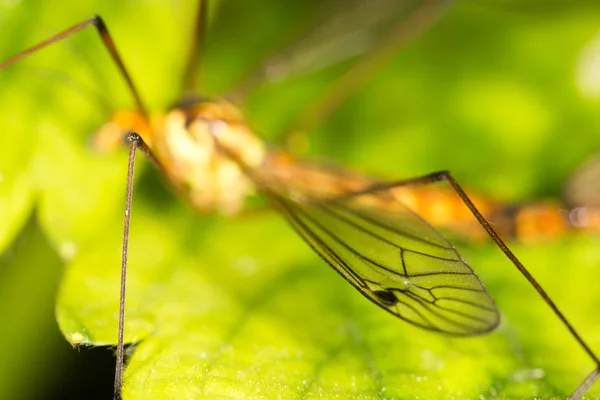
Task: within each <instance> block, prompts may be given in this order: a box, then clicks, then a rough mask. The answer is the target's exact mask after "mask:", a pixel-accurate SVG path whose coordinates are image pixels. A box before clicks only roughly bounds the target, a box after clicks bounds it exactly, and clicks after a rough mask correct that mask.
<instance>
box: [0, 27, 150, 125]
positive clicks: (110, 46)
mask: <svg viewBox="0 0 600 400" xmlns="http://www.w3.org/2000/svg"><path fill="white" fill-rule="evenodd" d="M89 25H93V26H94V27H95V28H96V30H97V31H98V34H99V35H100V39H102V42H103V43H104V46H105V47H106V50H108V52H109V54H110V56H111V57H112V59H113V61H114V62H115V64H117V67H118V68H119V71H120V72H121V75H123V78H124V79H125V82H126V83H127V86H128V87H129V90H131V94H132V95H133V98H134V100H135V104H136V106H137V109H138V110H139V112H140V113H141V114H142V115H143V116H144V117H145V119H146V121H149V118H148V110H147V109H146V107H145V105H144V103H143V101H142V98H141V97H140V94H139V92H138V91H137V89H136V88H135V85H134V84H133V80H132V79H131V76H130V75H129V73H128V72H127V68H125V64H124V63H123V60H122V59H121V56H120V55H119V52H118V51H117V47H116V46H115V42H114V41H113V39H112V37H111V35H110V33H109V32H108V29H107V27H106V24H105V23H104V21H103V20H102V18H101V17H100V16H98V15H96V16H94V17H92V18H90V19H87V20H85V21H83V22H80V23H78V24H77V25H74V26H72V27H70V28H69V29H66V30H64V31H62V32H60V33H58V34H56V35H54V36H52V37H50V38H48V39H46V40H44V41H43V42H40V43H38V44H36V45H35V46H32V47H30V48H28V49H27V50H24V51H22V52H20V53H19V54H17V55H16V56H13V57H11V58H9V59H8V60H6V61H4V62H2V63H0V70H3V69H4V68H6V67H8V66H9V65H12V64H14V63H16V62H17V61H19V60H20V59H22V58H24V57H27V56H28V55H30V54H33V53H35V52H37V51H38V50H41V49H43V48H44V47H46V46H49V45H51V44H52V43H55V42H58V41H59V40H61V39H64V38H66V37H69V36H71V35H72V34H74V33H76V32H79V31H80V30H82V29H83V28H85V27H87V26H89Z"/></svg>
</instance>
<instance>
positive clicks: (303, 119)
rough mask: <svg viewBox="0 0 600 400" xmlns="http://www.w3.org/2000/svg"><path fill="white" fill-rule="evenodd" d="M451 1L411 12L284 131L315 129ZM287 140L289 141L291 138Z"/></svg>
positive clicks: (435, 0)
mask: <svg viewBox="0 0 600 400" xmlns="http://www.w3.org/2000/svg"><path fill="white" fill-rule="evenodd" d="M452 2H453V0H425V1H423V2H422V4H420V5H418V6H417V7H415V9H414V10H411V12H410V14H409V15H408V16H407V17H406V18H405V19H403V20H402V21H401V22H400V23H399V24H398V25H397V26H396V27H394V29H392V30H391V32H390V33H389V35H388V36H387V37H385V38H384V40H383V41H382V43H381V44H380V46H379V48H377V50H375V51H374V52H373V53H371V54H370V55H368V56H366V57H363V59H362V60H360V61H359V62H358V63H357V64H356V65H354V66H352V68H351V69H350V70H349V71H347V72H346V73H345V74H344V75H342V76H341V77H340V78H339V79H337V80H336V81H335V82H334V83H333V84H332V85H331V86H330V88H329V89H328V90H327V91H326V92H325V93H324V94H323V95H322V96H321V97H320V98H319V99H318V100H317V101H315V102H314V103H313V104H311V105H310V106H309V107H308V108H307V109H305V110H304V111H303V112H301V113H300V114H299V115H298V116H297V117H296V118H294V119H293V121H291V122H290V123H289V124H288V126H287V127H286V129H284V132H290V133H289V135H294V134H295V133H297V132H298V130H299V129H300V130H302V131H307V130H310V129H313V128H314V127H315V126H317V125H318V124H319V123H320V122H321V121H323V120H325V119H326V118H327V117H328V116H329V115H331V114H332V113H333V112H334V111H335V110H336V109H337V108H338V107H339V106H341V105H342V104H343V103H344V101H346V100H347V99H348V98H349V97H350V96H351V95H352V94H353V93H355V92H356V91H357V90H358V89H360V88H361V87H362V86H363V85H364V84H365V83H366V81H367V80H368V79H369V78H371V77H372V76H373V75H374V74H375V73H376V72H377V70H379V69H380V68H381V67H382V66H383V65H385V64H386V62H388V61H389V60H390V59H391V58H392V57H393V56H394V55H395V54H396V53H397V52H398V49H399V48H400V47H402V46H403V45H405V44H406V43H409V42H410V41H411V40H413V39H414V38H415V37H416V36H418V35H419V34H421V33H422V32H423V31H424V30H426V29H427V28H428V27H429V26H431V25H433V24H434V23H435V21H437V19H438V18H439V16H440V15H441V14H442V13H443V11H444V10H445V9H446V8H447V7H448V6H449V5H450V4H451V3H452ZM284 139H285V141H284V143H286V142H287V139H290V137H289V136H288V137H286V138H284Z"/></svg>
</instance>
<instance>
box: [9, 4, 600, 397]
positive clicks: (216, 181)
mask: <svg viewBox="0 0 600 400" xmlns="http://www.w3.org/2000/svg"><path fill="white" fill-rule="evenodd" d="M208 3H209V2H208V1H207V0H205V1H202V0H200V1H199V3H198V15H197V17H196V22H195V26H194V36H193V37H194V39H193V41H192V46H191V49H192V50H191V52H190V55H189V57H188V62H187V66H186V72H185V78H184V88H183V89H184V92H185V94H184V96H183V99H182V100H181V101H180V102H179V103H178V104H177V105H176V106H175V107H174V108H172V109H171V110H169V111H168V112H166V113H164V114H161V115H157V116H150V113H149V112H148V109H147V108H146V106H145V104H144V102H143V100H142V98H141V96H140V94H139V92H138V91H137V89H136V87H135V85H134V83H133V79H132V78H131V76H130V74H129V73H128V71H127V69H126V67H125V64H124V63H123V61H122V59H121V57H120V55H119V52H118V50H117V47H116V45H115V43H114V41H113V38H112V37H111V35H110V33H109V30H108V29H107V27H106V25H105V23H104V22H103V20H102V18H101V17H93V18H91V19H88V20H85V21H83V22H81V23H79V24H77V25H74V26H72V27H71V28H69V29H67V30H65V31H63V32H60V33H58V34H56V35H54V36H52V37H51V38H49V39H47V40H45V41H43V42H40V43H38V44H37V45H35V46H33V47H31V48H29V49H28V50H25V51H23V52H21V53H19V54H18V55H16V56H14V57H13V58H10V59H9V60H7V61H5V62H3V63H1V64H0V70H1V69H4V68H7V67H9V66H10V65H12V64H14V63H16V62H17V61H19V60H20V59H22V58H24V57H26V56H28V55H30V54H32V53H34V52H37V51H38V50H41V49H42V48H44V47H46V46H48V45H51V44H53V43H55V42H57V41H60V40H62V39H64V38H67V37H69V36H71V35H72V34H75V33H77V32H79V31H81V30H83V29H84V28H86V27H90V26H92V27H94V28H96V30H97V31H98V33H99V35H100V38H101V40H102V42H103V43H104V46H105V47H106V49H107V50H108V52H109V54H110V55H111V57H112V59H113V61H114V62H115V64H116V65H117V66H118V68H119V70H120V73H121V74H122V76H123V78H124V80H125V81H126V83H127V85H128V88H129V90H130V91H131V94H132V95H133V99H134V101H135V103H136V106H137V109H136V110H135V111H126V110H119V111H117V112H116V113H115V114H114V115H113V118H112V119H111V121H110V122H109V123H107V124H106V125H104V126H103V127H102V128H101V129H100V131H99V133H98V135H96V137H95V142H96V144H97V145H98V146H99V147H111V146H113V145H114V144H115V143H116V142H118V141H120V140H121V139H122V138H123V137H125V139H126V143H127V144H128V147H129V164H128V178H127V195H126V212H125V224H124V225H125V229H124V240H123V255H122V269H121V292H120V310H119V324H118V325H119V327H118V344H117V366H116V373H115V386H114V388H115V392H114V396H115V398H120V395H121V386H122V373H123V368H124V354H123V353H124V320H125V288H126V286H125V282H126V279H125V278H126V271H127V268H126V267H127V254H128V243H129V242H128V239H129V228H130V217H131V210H132V193H133V176H134V161H135V155H136V151H137V150H141V152H142V153H143V154H145V156H146V157H147V158H149V159H150V160H151V161H152V163H153V164H154V165H155V166H156V167H157V169H158V170H159V171H161V172H162V173H163V174H164V176H165V177H166V178H167V179H168V181H169V182H170V183H171V184H172V185H173V187H174V188H175V190H176V191H177V192H178V193H179V194H180V195H181V196H182V197H183V198H184V199H185V200H186V201H187V202H189V203H190V204H191V205H192V206H193V207H194V208H195V209H197V210H199V211H209V210H215V209H216V210H219V211H221V212H223V213H226V214H235V213H237V212H239V211H240V210H241V209H242V207H243V205H244V202H245V200H246V198H247V197H248V196H250V195H251V194H252V192H253V191H254V190H257V191H258V192H260V193H261V194H262V195H263V196H264V197H265V198H266V199H267V201H268V203H269V204H270V205H271V206H272V208H274V209H276V210H277V211H278V212H279V213H280V214H281V215H282V216H283V217H284V218H285V219H286V220H287V222H288V223H289V224H290V225H291V226H292V227H293V228H294V229H295V230H296V232H297V233H298V234H299V235H300V236H302V238H303V239H304V240H305V241H306V242H307V243H308V245H309V246H310V247H311V248H312V249H313V250H314V251H315V252H316V253H317V254H318V255H319V256H320V257H321V258H322V259H323V260H324V261H325V262H326V263H327V264H329V265H330V266H331V267H333V269H334V270H335V271H336V272H338V273H339V274H340V275H341V276H342V277H343V278H344V279H345V280H346V281H347V282H348V283H350V284H351V285H352V286H354V287H355V288H356V289H357V290H358V291H359V292H360V293H361V294H362V295H363V296H365V297H366V298H367V299H368V300H370V301H371V302H373V303H375V304H376V305H377V306H379V307H380V308H382V309H383V310H385V311H387V312H389V313H391V314H393V315H394V316H396V317H398V318H400V319H402V320H404V321H406V322H408V323H410V324H412V325H415V326H418V327H420V328H423V329H426V330H430V331H435V332H439V333H444V334H448V335H454V336H475V335H481V334H485V333H487V332H490V331H492V330H493V329H494V328H496V327H497V326H498V324H499V322H500V317H499V311H498V309H497V307H496V305H495V303H494V300H493V299H492V297H491V295H490V294H489V293H488V291H487V290H486V288H485V287H484V284H483V283H482V282H481V280H480V279H479V278H478V276H477V275H476V274H475V273H474V271H473V270H472V269H471V267H470V266H469V265H468V264H467V263H466V262H465V260H464V259H463V258H462V257H461V255H460V254H459V253H458V251H457V250H456V248H455V247H454V246H453V245H452V244H451V243H450V242H449V241H448V240H447V239H446V238H445V236H444V235H443V234H442V233H440V231H439V230H438V229H436V228H434V226H436V227H438V228H451V229H452V230H454V231H458V232H459V233H460V232H462V233H464V234H465V235H466V236H470V235H471V234H470V233H469V232H470V231H471V228H472V226H473V224H474V223H476V224H478V225H481V227H483V228H484V230H485V232H486V233H487V235H489V237H491V239H492V240H493V241H494V242H495V243H496V245H498V247H499V248H500V249H501V250H502V251H503V252H504V254H505V255H506V257H507V258H508V259H509V260H510V261H511V262H512V263H513V264H514V266H515V267H516V268H517V269H518V270H519V271H520V272H521V273H522V274H523V275H524V276H525V278H526V279H527V281H528V282H529V283H530V284H531V285H532V286H533V287H534V288H535V289H536V291H537V292H538V293H539V295H540V296H541V297H542V299H543V300H544V301H545V302H546V303H547V305H548V306H549V307H550V308H551V309H552V311H553V312H554V313H555V314H556V316H557V317H558V318H559V319H560V320H561V321H562V323H563V324H564V325H565V327H566V328H567V329H568V331H569V332H570V333H571V335H572V336H573V338H574V340H575V341H576V342H578V344H579V345H580V346H581V348H582V349H583V350H584V351H585V352H586V353H587V354H588V355H589V357H590V358H591V359H592V360H593V361H594V363H595V364H596V368H595V369H594V371H592V373H591V374H590V375H589V376H588V377H587V378H586V379H585V380H584V381H583V383H581V384H580V385H579V386H578V387H577V388H576V389H575V391H574V393H573V395H572V398H577V397H579V396H580V395H581V394H583V393H584V392H585V391H586V390H587V388H589V386H590V385H591V384H592V383H593V382H594V381H595V380H596V378H597V376H598V375H599V374H600V359H598V357H597V356H596V354H595V353H594V352H593V351H592V349H591V348H590V347H589V346H588V345H587V343H586V342H585V341H584V339H583V338H582V337H581V336H580V335H579V333H578V332H577V331H576V330H575V328H574V327H573V326H572V324H571V323H570V322H569V321H568V320H567V318H566V317H565V316H564V314H563V313H562V312H561V311H560V310H559V309H558V307H557V306H556V305H555V303H554V302H553V301H552V300H551V298H550V297H549V296H548V294H547V293H546V292H545V291H544V290H543V289H542V287H541V286H540V284H539V283H538V282H537V281H536V280H535V279H534V278H533V276H532V275H531V274H530V273H529V272H528V270H527V269H526V268H525V266H524V265H523V264H522V263H521V262H520V261H519V260H518V259H517V257H516V256H515V255H514V254H513V253H512V252H511V250H510V249H509V248H508V246H507V245H506V244H505V242H504V241H503V239H502V238H501V235H502V236H505V235H515V236H519V237H528V236H535V235H544V234H545V233H547V231H548V229H550V230H551V231H553V232H557V233H560V232H562V231H563V230H565V229H566V228H568V226H569V225H570V224H572V222H573V219H572V218H565V217H564V215H563V213H564V208H563V207H562V206H560V205H557V204H546V205H543V206H539V205H535V206H531V207H523V208H518V209H517V208H511V207H504V206H502V205H500V204H496V203H493V202H490V201H487V200H485V199H480V198H471V197H470V196H468V195H467V194H466V193H465V191H464V190H463V189H462V187H461V185H459V183H458V182H457V181H456V180H455V179H454V177H453V176H452V174H450V173H449V172H447V171H441V172H436V173H432V174H429V175H426V176H422V177H418V178H414V179H408V180H403V181H399V182H391V183H390V182H386V181H378V180H374V179H372V178H370V177H366V176H362V175H359V174H356V173H352V172H349V171H346V170H343V169H339V168H331V167H327V166H325V165H322V164H319V163H311V162H306V161H303V160H300V159H298V158H296V157H295V156H293V155H291V154H289V153H287V152H285V151H277V150H271V149H268V148H267V147H266V145H265V144H264V142H263V141H262V140H260V139H259V138H258V136H256V135H255V132H254V131H253V129H252V128H251V127H250V125H249V124H248V122H246V119H245V117H244V115H243V113H242V112H241V111H240V108H239V107H238V105H237V104H238V103H239V102H242V101H243V99H244V97H245V95H246V93H247V92H249V91H250V90H252V89H253V88H254V87H255V86H257V85H258V83H260V82H262V81H264V80H269V79H271V80H275V79H282V78H285V77H286V76H287V75H289V74H291V73H297V72H298V71H300V73H302V72H305V71H307V70H310V69H311V68H312V67H314V65H311V63H310V62H306V61H304V62H302V61H298V60H297V59H295V58H294V55H295V54H298V52H299V51H306V49H307V47H308V48H309V49H312V46H313V43H312V42H310V41H309V45H306V44H303V42H302V41H299V42H297V44H296V45H295V47H297V48H294V45H292V46H291V47H290V49H291V50H289V51H286V52H283V53H282V54H278V55H275V56H273V57H272V58H270V59H268V61H267V62H266V63H265V64H264V66H263V67H262V68H260V69H259V70H258V72H257V73H256V74H255V75H252V76H249V77H247V79H245V80H244V81H243V82H242V83H241V84H240V85H239V87H238V90H237V91H235V92H233V93H231V94H230V95H229V96H224V97H223V98H221V99H216V100H212V99H211V100H208V99H204V98H202V97H199V96H197V95H196V89H197V83H196V71H197V70H198V67H199V65H201V63H200V61H201V55H202V54H201V53H200V52H199V50H200V49H202V45H203V43H204V41H205V37H206V25H207V12H208V11H207V10H208ZM335 3H336V1H335V0H330V1H326V2H323V7H324V9H325V8H327V7H329V6H331V7H332V8H333V6H334V5H335ZM350 3H351V4H350ZM374 3H377V7H375V6H374ZM449 3H450V1H445V0H422V1H421V2H418V3H416V2H413V3H411V2H396V1H394V0H376V1H375V2H367V1H359V0H355V1H352V2H346V5H347V7H346V8H347V9H348V14H347V15H345V16H347V17H348V19H347V20H344V21H351V22H352V23H355V24H356V26H352V23H349V25H351V27H350V28H348V27H345V29H346V30H347V31H352V29H354V31H356V32H360V31H361V30H365V29H371V28H374V27H376V28H377V34H376V36H375V37H376V38H377V41H376V43H375V44H371V45H368V46H367V47H366V48H365V49H363V50H361V49H356V48H354V47H356V46H349V44H353V43H356V41H355V38H354V37H351V38H350V39H348V37H346V36H344V35H340V36H339V37H338V39H339V41H338V42H337V43H336V46H337V47H336V51H330V48H327V47H326V48H325V50H318V49H317V50H314V51H315V52H316V53H317V55H318V56H319V57H309V60H313V59H315V58H320V59H321V60H323V59H324V56H325V55H326V54H328V55H330V56H331V57H332V59H330V60H327V59H325V61H323V62H324V63H325V64H326V65H327V64H336V63H338V62H341V61H345V60H347V59H353V58H355V57H356V56H357V55H364V54H368V57H366V56H365V57H360V58H359V61H358V62H356V63H355V64H353V65H352V67H351V68H350V69H349V71H348V72H347V73H346V74H345V75H343V76H342V77H341V78H340V79H339V81H337V82H336V83H335V84H334V85H333V88H332V90H331V91H330V92H329V93H330V95H328V96H324V97H323V98H321V101H319V102H318V103H317V106H315V107H314V108H312V109H310V110H307V112H306V113H305V114H303V115H302V117H301V118H299V119H298V125H300V126H309V127H310V126H311V125H314V124H316V123H318V122H319V121H320V120H322V119H323V118H325V117H326V116H327V115H328V114H329V113H330V112H332V111H333V110H334V109H335V108H336V107H337V106H338V104H339V103H340V102H341V101H343V100H344V99H345V98H347V97H348V96H349V95H350V94H351V93H352V92H353V91H355V90H356V89H357V88H358V86H360V84H362V83H363V80H364V79H365V78H366V77H368V76H370V75H372V73H373V71H375V70H376V68H377V67H378V66H379V65H380V64H382V63H384V62H385V61H386V60H387V59H388V58H389V57H391V55H392V54H393V51H394V50H395V49H397V48H398V47H400V46H401V45H402V44H404V43H405V42H406V41H408V40H410V39H412V38H413V37H414V36H416V35H417V34H418V33H420V32H421V31H423V30H424V29H426V28H427V27H428V26H429V25H431V24H432V23H433V22H434V21H435V20H436V19H437V18H438V17H439V15H440V14H441V13H442V12H443V11H444V10H445V9H446V8H447V6H448V5H449ZM335 9H336V10H339V9H340V8H339V4H338V5H337V6H336V7H335ZM365 10H370V11H371V12H368V13H365ZM373 10H385V11H384V12H375V11H373ZM358 15H359V16H362V17H364V18H362V19H361V18H358V19H357V18H356V16H358ZM335 21H336V20H335V19H334V18H330V19H328V20H325V21H324V22H323V23H321V24H319V25H318V26H319V27H321V28H328V27H329V24H328V22H335ZM334 25H335V24H334ZM314 34H315V35H317V36H318V35H319V34H320V32H319V31H318V29H317V30H315V32H314ZM344 34H347V32H346V31H344ZM344 38H345V39H344ZM344 40H346V41H345V42H344ZM348 40H350V41H348ZM319 51H320V53H319ZM355 53H358V54H355ZM313 56H314V55H313ZM292 61H294V62H292ZM295 70H296V71H295ZM290 71H291V72H290ZM295 128H296V125H295V124H292V126H290V128H289V129H288V130H289V131H290V132H291V131H293V130H294V129H295ZM436 182H446V183H447V184H448V185H449V187H450V188H449V189H440V188H438V187H435V186H433V185H432V184H434V183H436ZM432 199H442V200H443V201H442V203H443V204H445V207H443V209H442V210H440V208H439V207H437V205H439V204H440V202H439V201H438V202H435V201H434V202H432V201H431V200H432ZM432 204H436V206H435V207H434V206H433V205H432ZM464 206H466V210H467V212H464V211H463V209H465V208H464ZM484 215H491V216H492V220H494V221H499V222H498V223H495V224H494V225H493V226H492V224H490V223H489V222H488V220H487V219H486V218H485V217H484ZM577 215H578V216H579V217H578V218H577V225H578V226H579V227H582V226H583V227H586V228H590V229H597V228H598V226H600V222H599V220H600V218H599V217H598V213H597V212H596V211H595V209H591V208H590V209H589V210H588V212H587V213H586V214H585V216H582V215H581V213H580V214H577ZM473 217H475V218H474V219H473ZM539 219H543V220H544V221H551V222H550V223H548V222H544V223H539V222H537V221H538V220H539ZM516 220H520V221H521V222H522V223H521V224H520V225H515V222H514V221H516ZM473 221H475V222H473ZM523 221H525V222H524V223H523ZM523 226H524V227H523ZM134 245H135V244H134Z"/></svg>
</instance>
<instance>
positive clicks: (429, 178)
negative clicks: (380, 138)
mask: <svg viewBox="0 0 600 400" xmlns="http://www.w3.org/2000/svg"><path fill="white" fill-rule="evenodd" d="M440 181H446V182H448V183H449V184H450V186H451V187H452V189H453V190H454V191H455V192H456V194H457V195H458V197H460V199H461V200H462V202H463V203H464V204H465V205H466V206H467V207H468V208H469V211H471V213H472V214H473V216H474V217H475V218H476V219H477V221H478V222H479V224H480V225H481V226H482V227H483V228H484V229H485V231H486V232H487V233H488V235H489V236H490V237H491V238H492V240H493V241H494V242H495V243H496V245H497V246H498V247H499V248H500V249H501V250H502V252H503V253H504V254H505V255H506V257H507V258H508V259H509V260H510V261H511V262H512V263H513V265H514V266H515V267H516V268H517V269H518V270H519V271H520V272H521V274H523V276H525V278H526V279H527V281H528V282H529V283H530V284H531V285H532V286H533V287H534V289H535V290H536V291H537V292H538V293H539V295H540V296H541V297H542V299H543V300H544V302H545V303H546V304H547V305H548V306H549V307H550V308H551V309H552V311H553V312H554V314H555V315H556V316H557V317H558V318H559V319H560V320H561V321H562V323H563V325H564V326H565V327H566V328H567V329H568V330H569V332H570V333H571V335H572V336H573V338H574V339H575V340H576V341H577V342H578V343H579V345H580V346H581V347H582V348H583V350H584V351H585V352H586V353H587V354H588V355H589V357H590V358H591V359H592V360H593V361H594V363H595V364H596V366H597V368H596V370H595V371H594V373H592V374H591V375H590V376H589V377H588V378H587V379H586V380H585V381H584V382H583V383H582V384H581V385H580V386H579V387H578V388H577V389H576V391H575V393H574V395H575V394H577V393H580V392H581V391H585V389H586V388H587V387H589V386H590V385H591V384H592V383H593V381H594V380H595V379H597V378H598V376H599V375H600V359H599V358H598V356H596V354H595V353H594V352H593V350H592V349H591V347H590V346H589V345H588V344H587V343H586V342H585V341H584V340H583V338H582V337H581V336H580V335H579V333H578V332H577V331H576V330H575V327H574V326H573V325H572V324H571V323H570V322H569V321H568V320H567V318H566V317H565V315H564V314H563V313H562V312H561V311H560V310H559V309H558V307H557V306H556V304H555V303H554V301H552V299H551V298H550V296H549V295H548V293H546V291H545V290H544V289H543V288H542V286H541V285H540V284H539V283H538V282H537V280H535V278H534V277H533V276H532V275H531V273H530V272H529V271H528V270H527V268H525V266H524V265H523V264H522V263H521V261H519V259H518V258H517V256H515V255H514V253H513V252H512V251H511V250H510V249H509V248H508V246H507V245H506V243H505V242H504V240H502V238H501V237H500V235H498V233H497V232H496V231H495V230H494V228H493V227H492V226H491V225H490V223H489V222H488V221H487V220H486V219H485V217H484V216H483V215H482V214H481V212H480V211H479V210H478V209H477V207H476V206H475V204H473V202H472V201H471V199H470V198H469V196H468V195H467V194H466V193H465V191H464V190H463V189H462V187H461V186H460V185H459V184H458V182H457V181H456V180H455V179H454V177H452V175H451V174H450V172H449V171H440V172H434V173H432V174H429V175H425V176H422V177H418V178H413V179H408V180H403V181H398V182H392V183H382V184H376V185H373V186H370V187H368V188H366V189H364V190H361V191H359V192H354V193H352V194H350V195H348V196H356V195H360V194H366V193H373V192H378V191H382V190H387V189H391V188H395V187H400V186H417V185H427V184H431V183H435V182H440ZM574 395H573V396H574Z"/></svg>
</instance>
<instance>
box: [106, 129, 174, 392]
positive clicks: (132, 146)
mask: <svg viewBox="0 0 600 400" xmlns="http://www.w3.org/2000/svg"><path fill="white" fill-rule="evenodd" d="M125 141H126V142H128V143H129V163H128V167H127V194H126V200H125V223H124V228H123V252H122V255H121V290H120V293H119V328H118V335H117V362H116V367H115V388H114V389H115V390H114V399H115V400H118V399H120V398H121V386H122V384H123V369H124V363H123V358H124V357H123V353H124V347H125V342H124V339H123V336H124V332H125V288H126V282H127V254H128V248H129V231H130V226H131V199H132V195H133V173H134V166H135V152H136V150H137V149H140V150H141V151H142V153H144V155H146V157H148V158H149V159H150V161H152V163H153V164H154V165H155V166H156V167H157V168H159V169H160V170H164V168H163V167H162V165H161V164H160V163H159V162H158V160H157V159H156V157H155V156H154V154H153V153H152V151H151V150H150V148H149V147H148V145H147V144H146V142H144V140H143V139H142V137H141V136H140V135H138V134H137V133H135V132H128V133H127V135H126V136H125Z"/></svg>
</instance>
